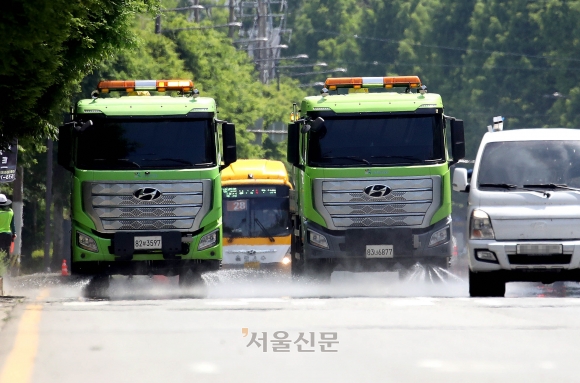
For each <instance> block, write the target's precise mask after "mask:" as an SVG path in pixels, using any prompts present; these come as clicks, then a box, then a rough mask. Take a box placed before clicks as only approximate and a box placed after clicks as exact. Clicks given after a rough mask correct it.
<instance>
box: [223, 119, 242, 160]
mask: <svg viewBox="0 0 580 383" xmlns="http://www.w3.org/2000/svg"><path fill="white" fill-rule="evenodd" d="M222 140H223V145H222V146H223V151H224V152H223V155H224V157H223V159H224V167H228V166H229V165H230V164H231V163H233V162H236V160H237V159H238V154H237V151H236V125H234V124H230V123H225V124H223V125H222Z"/></svg>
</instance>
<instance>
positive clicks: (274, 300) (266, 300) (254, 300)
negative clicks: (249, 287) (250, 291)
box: [241, 298, 290, 303]
mask: <svg viewBox="0 0 580 383" xmlns="http://www.w3.org/2000/svg"><path fill="white" fill-rule="evenodd" d="M241 301H243V302H248V303H288V302H290V300H289V299H281V298H243V299H241Z"/></svg>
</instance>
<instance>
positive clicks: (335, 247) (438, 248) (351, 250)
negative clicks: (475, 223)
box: [304, 217, 452, 267]
mask: <svg viewBox="0 0 580 383" xmlns="http://www.w3.org/2000/svg"><path fill="white" fill-rule="evenodd" d="M304 226H305V232H304V233H305V237H304V257H305V259H306V260H308V259H332V260H336V261H337V262H339V261H340V262H342V261H347V260H357V261H359V263H360V261H364V262H367V263H372V264H374V263H383V264H393V265H394V264H397V263H399V264H401V265H403V266H406V267H408V266H411V265H413V264H415V263H417V262H419V263H443V262H445V261H446V260H447V259H448V258H449V257H451V255H452V241H451V217H447V218H446V219H443V220H441V221H439V222H437V223H435V224H434V225H431V226H429V227H427V228H423V229H411V228H356V229H347V230H340V231H334V230H328V229H326V228H323V227H322V226H320V225H317V224H315V223H313V222H309V221H306V222H305V225H304ZM446 227H447V229H448V232H447V240H446V241H445V242H443V243H441V244H439V245H435V246H431V247H430V246H429V241H430V239H431V236H432V235H433V233H435V232H436V231H438V230H441V229H444V228H446ZM308 230H312V231H315V232H317V233H320V234H322V235H324V236H325V237H326V240H327V242H328V247H329V248H328V249H323V248H320V247H317V246H315V245H313V244H311V243H310V242H309V240H308V235H307V232H308ZM366 245H393V257H392V258H372V259H367V258H366V255H365V248H366Z"/></svg>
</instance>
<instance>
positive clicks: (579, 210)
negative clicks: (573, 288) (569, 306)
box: [453, 129, 580, 297]
mask: <svg viewBox="0 0 580 383" xmlns="http://www.w3.org/2000/svg"><path fill="white" fill-rule="evenodd" d="M453 190H455V191H461V192H469V206H468V220H469V227H468V233H467V237H466V238H467V244H468V252H469V294H470V295H471V296H472V297H481V296H495V297H502V296H504V295H505V284H506V282H515V281H536V282H543V283H553V282H555V281H580V130H573V129H521V130H510V131H498V132H491V133H486V134H485V136H484V137H483V140H482V141H481V145H480V147H479V151H478V153H477V158H476V160H475V167H474V169H473V175H472V177H471V180H468V172H467V170H466V169H455V171H454V173H453Z"/></svg>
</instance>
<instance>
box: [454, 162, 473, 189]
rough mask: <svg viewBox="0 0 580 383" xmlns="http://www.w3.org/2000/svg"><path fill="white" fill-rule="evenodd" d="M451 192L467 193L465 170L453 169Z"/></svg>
mask: <svg viewBox="0 0 580 383" xmlns="http://www.w3.org/2000/svg"><path fill="white" fill-rule="evenodd" d="M453 190H454V191H457V192H463V193H466V192H469V182H468V181H467V169H464V168H455V170H454V171H453Z"/></svg>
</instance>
